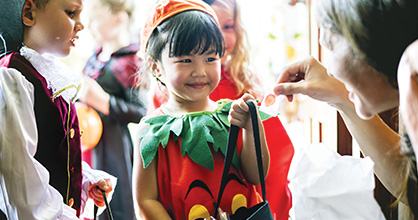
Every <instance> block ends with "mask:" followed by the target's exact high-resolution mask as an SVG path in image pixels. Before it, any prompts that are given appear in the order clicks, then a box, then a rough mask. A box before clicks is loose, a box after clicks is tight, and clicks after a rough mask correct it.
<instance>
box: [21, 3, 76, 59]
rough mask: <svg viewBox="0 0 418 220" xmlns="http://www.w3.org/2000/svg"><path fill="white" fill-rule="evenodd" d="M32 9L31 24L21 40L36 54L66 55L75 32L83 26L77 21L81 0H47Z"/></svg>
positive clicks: (72, 42)
mask: <svg viewBox="0 0 418 220" xmlns="http://www.w3.org/2000/svg"><path fill="white" fill-rule="evenodd" d="M33 7H35V8H34V10H33V11H32V14H31V15H32V20H33V23H25V25H26V26H28V25H27V24H29V26H30V27H29V28H26V31H25V37H24V43H25V45H27V46H28V47H30V48H32V49H34V50H36V51H37V52H38V53H40V54H43V53H50V54H53V55H56V56H68V55H69V54H70V51H71V48H72V47H74V46H75V44H74V42H75V40H77V39H78V36H77V33H78V32H79V31H81V30H83V29H84V26H83V24H82V23H81V21H80V13H81V11H82V9H83V2H82V0H49V2H48V3H47V4H46V5H45V7H44V8H42V9H40V8H36V6H33Z"/></svg>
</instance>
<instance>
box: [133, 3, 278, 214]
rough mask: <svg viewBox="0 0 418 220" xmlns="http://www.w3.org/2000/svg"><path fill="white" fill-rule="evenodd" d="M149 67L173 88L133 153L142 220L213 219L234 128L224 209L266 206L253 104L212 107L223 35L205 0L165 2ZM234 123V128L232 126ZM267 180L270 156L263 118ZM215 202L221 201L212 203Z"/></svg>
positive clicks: (148, 30)
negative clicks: (236, 128)
mask: <svg viewBox="0 0 418 220" xmlns="http://www.w3.org/2000/svg"><path fill="white" fill-rule="evenodd" d="M142 40H143V43H142V44H141V45H142V46H143V49H142V50H143V51H144V52H145V57H146V60H147V61H148V63H147V65H146V67H148V70H149V71H152V74H154V75H155V76H156V77H158V78H159V79H160V80H161V81H162V82H163V83H165V85H166V86H167V88H168V91H169V97H168V101H167V103H165V104H164V105H162V106H161V107H160V108H158V109H157V110H155V111H154V112H153V113H152V116H153V117H152V118H150V119H148V120H145V121H144V120H143V121H142V122H141V124H140V127H141V133H140V144H139V146H140V148H138V149H135V150H137V151H136V152H135V154H134V156H135V158H134V171H133V175H134V176H133V183H134V197H135V199H136V203H135V207H136V208H137V210H136V211H137V217H138V218H141V217H142V219H158V220H161V219H179V220H180V219H199V218H202V219H203V218H207V219H209V218H210V216H211V215H214V211H215V210H214V203H216V199H217V198H216V195H218V190H219V185H220V180H221V176H222V171H223V165H224V153H225V152H226V147H227V144H226V139H227V135H228V129H229V126H230V123H231V124H234V125H237V126H239V127H241V128H243V131H242V136H241V135H240V137H241V138H239V141H238V142H239V143H238V144H237V153H238V154H237V155H238V157H235V159H234V161H233V164H234V165H235V166H233V168H232V170H231V171H230V175H231V176H234V177H235V178H233V180H231V181H230V182H229V183H228V184H227V186H226V190H225V193H224V195H223V198H222V202H221V204H220V207H221V209H222V210H223V211H225V212H227V213H230V214H232V213H234V212H235V211H236V210H237V209H238V208H240V207H245V208H246V207H251V206H253V205H255V204H257V203H259V202H260V201H261V198H260V195H259V194H258V193H257V190H256V188H255V186H254V185H253V184H259V177H258V171H257V162H256V158H255V149H254V140H253V134H252V132H253V131H252V126H251V122H250V119H249V118H250V115H249V112H248V106H247V105H246V104H245V102H244V101H246V100H250V99H254V98H253V97H252V96H251V95H249V94H246V95H244V96H243V97H242V98H241V99H240V100H237V101H235V102H228V101H226V100H221V101H219V102H214V101H212V100H211V99H210V98H209V94H210V93H211V92H212V91H213V89H215V88H216V86H217V85H218V83H219V80H220V65H221V64H220V62H221V61H220V59H221V57H222V55H223V52H224V47H223V43H224V42H223V37H222V34H221V32H220V30H219V27H218V24H217V18H216V15H215V13H214V11H213V10H212V8H210V6H208V5H207V4H205V3H204V2H203V1H201V0H164V1H162V2H160V3H159V4H158V5H157V6H156V7H155V11H154V13H153V16H152V17H151V19H149V20H148V22H147V23H146V25H145V29H144V35H143V39H142ZM228 118H229V122H228ZM259 124H260V134H259V135H260V137H261V146H262V155H263V158H264V161H263V162H264V163H263V166H264V170H265V173H264V175H266V174H267V172H268V167H269V158H270V157H269V153H268V148H267V145H266V141H265V136H264V129H263V126H262V123H261V119H260V118H259ZM214 196H215V197H214Z"/></svg>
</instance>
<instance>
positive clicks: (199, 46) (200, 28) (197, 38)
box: [146, 10, 224, 61]
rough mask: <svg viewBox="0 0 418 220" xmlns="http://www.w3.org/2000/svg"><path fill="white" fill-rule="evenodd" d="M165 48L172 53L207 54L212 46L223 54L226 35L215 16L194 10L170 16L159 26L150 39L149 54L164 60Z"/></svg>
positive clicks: (177, 54)
mask: <svg viewBox="0 0 418 220" xmlns="http://www.w3.org/2000/svg"><path fill="white" fill-rule="evenodd" d="M165 48H167V49H168V50H169V51H168V54H169V56H170V57H176V56H183V55H190V54H204V53H206V52H207V51H208V50H209V49H213V50H214V52H215V54H216V55H219V57H222V56H223V54H224V39H223V37H222V33H221V31H220V29H219V27H218V24H217V22H216V21H215V19H214V18H213V17H212V16H210V15H209V14H207V13H204V12H202V11H197V10H190V11H185V12H181V13H179V14H176V15H174V16H172V17H170V18H168V19H167V20H165V21H164V22H163V23H161V24H160V25H159V26H158V27H157V28H155V30H154V31H153V32H152V34H151V36H150V38H149V40H148V46H147V52H146V56H148V57H151V59H152V60H153V61H161V54H162V52H163V50H164V49H165Z"/></svg>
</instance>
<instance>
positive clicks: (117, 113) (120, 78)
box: [80, 0, 148, 220]
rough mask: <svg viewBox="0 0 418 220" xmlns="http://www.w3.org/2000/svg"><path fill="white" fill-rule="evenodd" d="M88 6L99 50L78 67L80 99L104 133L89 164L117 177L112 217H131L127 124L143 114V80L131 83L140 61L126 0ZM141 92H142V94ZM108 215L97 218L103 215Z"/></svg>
mask: <svg viewBox="0 0 418 220" xmlns="http://www.w3.org/2000/svg"><path fill="white" fill-rule="evenodd" d="M89 6H90V7H88V9H90V10H89V13H88V16H89V17H88V18H89V25H88V28H89V29H90V31H91V33H92V35H93V37H94V39H95V40H96V43H97V44H98V48H97V49H96V50H95V52H94V54H93V55H92V56H91V57H90V58H89V59H88V61H87V64H86V66H85V68H84V70H83V73H84V75H85V76H87V77H85V78H86V79H85V80H86V82H87V83H86V85H87V86H86V91H87V92H86V93H85V95H84V96H82V97H80V100H81V101H82V102H85V103H87V104H88V105H89V106H91V107H93V108H94V109H96V110H97V111H98V113H99V115H100V118H101V120H102V123H103V134H102V136H101V139H100V141H99V143H98V144H97V145H96V146H95V147H94V148H93V149H92V153H93V158H92V164H93V168H95V169H101V170H104V171H106V172H108V173H110V174H111V175H114V176H116V177H117V178H118V187H117V188H116V189H115V194H114V196H113V200H112V203H111V206H112V211H113V217H114V218H115V219H125V220H129V219H130V220H132V219H135V217H134V209H133V200H132V162H133V161H132V152H133V143H132V138H131V135H130V131H129V129H128V123H139V121H140V119H141V118H142V116H143V115H145V113H146V104H145V102H144V101H146V95H145V94H146V93H147V86H148V85H147V84H146V82H145V81H141V83H142V85H141V87H140V88H138V89H137V88H133V87H134V86H133V85H135V84H136V82H135V80H136V77H135V76H136V72H137V70H138V68H139V67H140V66H141V65H142V60H141V59H140V58H139V57H138V56H137V55H136V53H137V52H138V50H139V43H132V42H134V41H133V39H135V40H136V39H138V37H136V36H132V33H131V23H132V22H133V19H132V16H133V12H134V2H133V1H131V0H92V1H90V5H89ZM141 95H142V96H141ZM107 217H108V216H107V215H102V216H100V219H107Z"/></svg>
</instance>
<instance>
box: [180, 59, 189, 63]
mask: <svg viewBox="0 0 418 220" xmlns="http://www.w3.org/2000/svg"><path fill="white" fill-rule="evenodd" d="M178 62H179V63H191V62H192V60H190V59H184V60H180V61H178Z"/></svg>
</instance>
